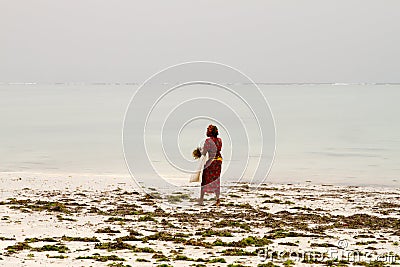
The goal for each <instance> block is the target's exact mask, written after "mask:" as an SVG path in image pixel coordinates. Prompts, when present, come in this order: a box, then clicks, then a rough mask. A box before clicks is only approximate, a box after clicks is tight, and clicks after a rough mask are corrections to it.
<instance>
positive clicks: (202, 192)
mask: <svg viewBox="0 0 400 267" xmlns="http://www.w3.org/2000/svg"><path fill="white" fill-rule="evenodd" d="M203 201H204V188H203V186H201V189H200V199H199V204H200V205H203Z"/></svg>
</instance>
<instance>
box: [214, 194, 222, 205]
mask: <svg viewBox="0 0 400 267" xmlns="http://www.w3.org/2000/svg"><path fill="white" fill-rule="evenodd" d="M215 198H216V199H217V202H216V203H215V205H216V206H219V204H220V203H221V202H220V200H219V192H215Z"/></svg>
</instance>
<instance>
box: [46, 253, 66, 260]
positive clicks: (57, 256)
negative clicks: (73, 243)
mask: <svg viewBox="0 0 400 267" xmlns="http://www.w3.org/2000/svg"><path fill="white" fill-rule="evenodd" d="M46 257H47V258H49V259H61V260H62V259H66V258H68V256H65V255H53V256H52V255H50V254H46Z"/></svg>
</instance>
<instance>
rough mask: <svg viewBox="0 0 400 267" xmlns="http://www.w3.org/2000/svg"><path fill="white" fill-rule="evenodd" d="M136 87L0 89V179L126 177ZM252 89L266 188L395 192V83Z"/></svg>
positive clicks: (398, 92) (399, 137)
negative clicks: (259, 109)
mask: <svg viewBox="0 0 400 267" xmlns="http://www.w3.org/2000/svg"><path fill="white" fill-rule="evenodd" d="M137 88H138V86H137V85H65V84H58V85H55V84H51V85H44V84H43V85H37V84H33V85H0V125H1V132H0V137H1V138H0V147H1V152H0V172H1V173H3V174H4V173H10V172H11V173H13V172H18V173H19V174H18V175H23V173H43V174H44V175H49V176H51V175H52V174H57V175H59V174H65V175H70V174H71V173H74V174H77V175H79V174H85V175H87V174H102V175H104V174H106V175H115V176H120V175H125V176H126V175H129V173H128V170H127V167H126V165H125V161H124V156H123V152H122V137H121V135H122V123H123V117H124V113H125V110H126V107H127V105H128V103H129V100H130V98H131V96H132V95H133V93H134V92H135V91H136V90H137ZM260 89H261V90H262V92H263V93H264V94H265V96H266V97H267V100H268V101H269V104H270V106H271V109H272V112H273V114H274V117H275V122H276V132H277V136H276V137H277V140H276V141H277V142H276V145H277V150H276V157H275V161H274V164H273V166H272V169H271V173H270V174H269V177H268V178H267V181H273V182H304V181H308V180H310V181H312V182H318V183H346V184H352V185H360V184H369V185H374V184H377V185H388V186H399V185H400V183H399V180H400V179H399V178H400V177H399V174H400V167H399V166H400V164H399V163H400V125H399V119H398V115H399V114H400V106H399V105H398V100H399V99H400V86H399V85H260ZM244 119H246V118H244ZM228 130H229V129H228ZM233 130H234V129H233ZM193 134H194V133H193V131H187V133H186V135H187V136H190V137H189V138H188V137H185V136H183V137H182V140H181V141H182V142H183V144H182V145H181V150H182V151H184V152H186V151H187V155H185V157H186V156H187V157H188V158H190V153H191V149H192V148H193V147H195V146H196V145H197V143H198V141H199V140H200V139H201V138H202V135H204V133H203V132H199V133H198V135H199V136H193V137H191V136H192V135H193ZM195 135H196V134H195ZM190 138H192V140H190ZM225 139H227V138H225ZM189 141H192V143H190V142H189ZM224 141H225V144H226V146H225V147H224V148H225V150H224V151H223V153H225V154H224V155H225V159H226V161H225V163H224V166H225V167H227V166H228V164H229V163H230V164H231V165H232V166H233V165H235V163H234V162H229V157H228V154H229V153H231V152H232V151H233V149H235V148H233V147H230V146H229V142H228V141H227V140H224ZM237 149H239V148H237ZM253 156H254V155H253ZM255 156H256V155H255ZM143 160H146V159H145V158H144V159H143ZM156 161H157V163H154V164H156V165H157V164H159V165H160V166H161V167H160V168H161V172H162V174H163V175H167V176H176V177H179V176H180V175H181V176H182V177H186V174H182V173H181V174H179V173H178V172H175V171H176V170H174V171H170V169H169V166H168V164H167V162H166V160H165V159H164V158H163V157H160V159H158V160H156ZM267 167H268V166H266V168H267ZM20 173H22V174H20Z"/></svg>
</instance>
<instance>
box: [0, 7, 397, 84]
mask: <svg viewBox="0 0 400 267" xmlns="http://www.w3.org/2000/svg"><path fill="white" fill-rule="evenodd" d="M399 14H400V1H399V0H376V1H373V0H357V1H356V0H332V1H323V0H302V1H299V0H292V1H288V0H276V1H270V0H262V1H232V0H229V1H228V0H226V1H215V0H213V1H187V0H182V1H176V0H169V1H149V0H143V1H132V0H126V1H122V0H121V1H111V0H109V1H104V0H79V1H77V0H68V1H67V0H64V1H62V0H60V1H54V0H36V1H29V0H26V1H22V0H0V82H142V81H144V79H146V78H147V77H149V76H150V75H152V74H153V73H154V72H156V71H158V70H160V69H162V68H165V67H167V66H169V65H172V64H177V63H180V62H185V61H191V60H210V61H218V62H221V63H225V64H228V65H231V66H233V67H236V68H238V69H240V70H242V71H244V72H245V73H246V74H248V75H249V76H251V77H252V78H253V79H254V80H255V81H258V82H400V74H399V70H400V52H399V50H400V49H399V47H400V16H399Z"/></svg>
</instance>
